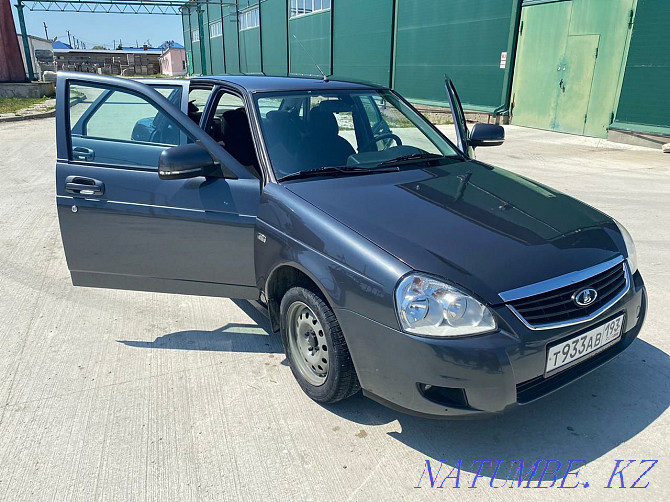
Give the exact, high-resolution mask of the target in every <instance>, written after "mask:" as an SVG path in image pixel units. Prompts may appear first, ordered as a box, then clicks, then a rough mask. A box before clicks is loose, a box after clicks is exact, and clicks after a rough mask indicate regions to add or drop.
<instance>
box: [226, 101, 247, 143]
mask: <svg viewBox="0 0 670 502" xmlns="http://www.w3.org/2000/svg"><path fill="white" fill-rule="evenodd" d="M250 130H251V129H250V128H249V121H248V120H247V112H246V111H245V110H244V108H236V109H235V110H228V111H227V112H223V113H222V114H221V132H222V133H223V135H224V136H225V137H227V138H231V137H234V138H237V137H240V136H243V135H244V136H246V135H248V134H249V131H250Z"/></svg>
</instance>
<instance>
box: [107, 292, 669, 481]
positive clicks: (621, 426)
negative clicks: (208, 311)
mask: <svg viewBox="0 0 670 502" xmlns="http://www.w3.org/2000/svg"><path fill="white" fill-rule="evenodd" d="M235 304H236V305H237V306H238V307H239V308H240V309H242V310H243V311H244V312H245V313H246V314H247V315H248V316H249V317H250V318H251V319H252V320H253V321H254V322H255V323H256V324H252V323H250V324H238V323H230V324H227V325H225V326H223V327H221V328H220V329H216V330H213V331H181V332H176V333H170V334H167V335H163V336H160V337H158V338H156V339H155V340H154V341H153V342H146V341H131V340H119V342H120V343H123V344H125V345H127V346H130V347H140V348H157V349H177V350H218V351H226V352H257V353H283V348H282V344H281V340H280V337H279V336H278V335H277V334H275V333H272V331H271V329H270V324H269V321H268V319H267V317H266V316H265V315H263V314H262V313H261V312H260V311H259V310H257V309H256V307H255V306H254V305H253V304H251V303H249V302H246V301H243V300H242V301H239V300H236V301H235ZM282 364H284V365H286V364H287V363H286V360H284V361H283V363H282ZM668 406H670V356H668V355H667V354H666V353H665V352H663V351H661V350H659V349H657V348H656V347H654V346H653V345H651V344H649V343H647V342H645V341H644V340H641V339H637V340H635V342H633V344H632V345H631V346H630V347H629V348H628V349H626V351H624V352H623V353H622V354H621V355H620V356H618V357H616V358H615V359H614V360H612V361H610V362H609V363H607V364H605V365H604V366H602V367H600V368H598V369H596V370H595V371H594V372H592V373H590V374H588V375H586V376H585V377H583V378H581V379H580V380H578V381H576V382H573V383H572V384H570V385H568V386H567V387H565V388H563V389H561V390H559V391H557V392H555V393H553V394H551V395H549V396H546V397H544V398H542V399H540V400H539V401H536V402H534V403H531V404H528V405H525V406H520V407H517V408H514V409H512V410H510V411H508V412H507V413H505V414H502V415H496V416H493V417H487V418H484V419H479V420H478V419H469V420H431V419H426V418H418V417H414V416H411V415H407V414H404V413H400V412H397V411H394V410H391V409H389V408H386V407H384V406H382V405H380V404H378V403H376V402H374V401H372V400H370V399H367V398H365V397H364V396H363V395H362V394H361V393H358V394H357V395H355V396H353V397H351V398H349V399H347V400H345V401H341V402H339V403H335V404H332V405H326V406H324V408H325V409H326V410H328V411H329V412H331V413H333V414H334V415H337V416H340V417H342V418H344V419H346V420H349V421H351V422H354V423H356V424H360V425H361V426H362V427H365V426H376V425H385V424H389V423H391V422H393V421H396V420H397V421H398V423H399V425H400V429H401V430H400V432H390V433H389V436H390V437H391V438H393V439H394V440H396V441H399V442H401V443H403V444H405V445H406V446H407V447H409V448H412V449H413V450H416V451H418V452H420V453H421V454H422V455H423V456H424V457H425V459H426V460H427V459H432V460H438V461H442V462H444V464H445V466H444V467H443V469H445V471H443V472H442V474H441V476H442V477H443V476H444V475H445V473H448V472H449V471H450V470H451V468H452V467H454V466H456V465H459V466H460V468H461V469H462V470H463V471H466V472H477V470H478V469H479V464H474V465H473V462H475V461H476V460H492V461H493V462H492V464H491V465H490V466H489V464H486V465H485V467H484V468H483V469H482V471H481V474H483V475H484V476H489V477H490V476H491V475H492V473H493V469H494V468H495V465H496V462H497V461H498V460H503V461H505V462H504V463H502V464H501V466H500V470H499V474H498V476H497V479H499V480H504V479H505V476H507V475H508V474H509V471H510V469H512V472H511V475H510V478H511V477H514V474H515V472H516V471H515V469H516V468H518V463H517V464H515V465H514V466H512V465H511V462H512V461H514V460H516V461H521V460H522V461H523V462H524V473H525V472H526V471H527V470H528V468H529V467H530V466H532V465H533V464H534V463H535V462H536V461H538V460H553V459H555V460H558V461H560V462H561V467H560V469H559V470H558V472H557V475H558V476H559V479H560V477H562V476H563V475H564V474H565V472H566V470H567V467H568V462H569V461H570V460H581V461H583V462H581V463H576V464H575V465H574V466H573V468H576V467H579V466H580V465H584V464H588V463H590V462H592V461H593V460H595V459H598V458H600V457H601V456H603V455H605V454H606V453H607V452H609V451H611V450H612V449H614V448H615V447H617V446H618V445H620V444H621V443H623V442H626V441H628V440H630V439H631V438H633V437H635V436H636V435H637V434H639V433H640V432H641V431H643V430H644V429H645V428H646V427H648V426H649V425H650V424H652V423H653V422H654V421H655V420H656V419H657V418H658V417H659V416H660V415H661V414H662V413H663V412H664V411H665V410H666V409H667V408H668ZM659 447H660V446H659ZM661 453H662V452H661V451H659V452H658V454H659V455H660V454H661ZM653 454H654V450H653V448H652V449H650V450H648V451H646V452H645V455H647V457H645V458H651V457H650V456H649V455H652V456H653ZM656 458H658V457H656ZM459 461H460V464H458V463H459ZM437 466H438V467H439V463H438V464H437ZM416 467H417V480H418V478H419V476H420V475H421V472H422V471H421V470H422V469H423V465H417V466H416ZM555 467H556V465H555V464H553V466H552V467H551V468H550V470H549V472H551V471H553V470H554V468H555ZM542 469H543V466H540V468H539V470H538V472H537V473H536V474H535V475H534V476H532V479H538V478H539V477H540V475H541V470H542ZM433 474H435V473H433ZM545 479H550V480H551V477H550V476H549V478H545ZM449 482H451V481H450V480H447V482H446V483H445V486H447V485H449ZM569 482H572V483H573V484H574V478H570V479H569ZM605 482H607V480H605ZM500 484H502V481H501V482H500Z"/></svg>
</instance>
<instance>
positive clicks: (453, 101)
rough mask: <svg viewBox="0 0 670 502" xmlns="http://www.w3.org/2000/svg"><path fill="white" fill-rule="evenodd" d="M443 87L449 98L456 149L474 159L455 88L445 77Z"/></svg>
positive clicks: (468, 132) (461, 107)
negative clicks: (454, 129)
mask: <svg viewBox="0 0 670 502" xmlns="http://www.w3.org/2000/svg"><path fill="white" fill-rule="evenodd" d="M445 86H446V88H447V97H448V98H449V108H451V115H452V117H453V120H454V127H455V128H456V138H457V140H458V141H457V143H458V148H459V149H460V150H461V151H462V152H463V153H464V154H465V155H467V156H468V157H470V158H474V150H473V149H472V148H471V147H470V145H469V141H470V131H469V130H468V125H467V123H466V121H465V113H463V106H461V100H460V99H459V97H458V93H457V92H456V87H454V83H453V82H452V81H451V79H450V78H449V77H445Z"/></svg>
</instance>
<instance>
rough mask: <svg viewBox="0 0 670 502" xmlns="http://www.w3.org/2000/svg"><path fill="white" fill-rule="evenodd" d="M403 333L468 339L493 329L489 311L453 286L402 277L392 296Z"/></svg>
mask: <svg viewBox="0 0 670 502" xmlns="http://www.w3.org/2000/svg"><path fill="white" fill-rule="evenodd" d="M395 300H396V308H397V310H398V316H399V317H400V324H401V326H402V329H403V330H404V331H406V332H408V333H413V334H416V335H423V336H432V337H450V336H467V335H474V334H477V333H484V332H487V331H494V330H495V329H496V322H495V319H494V318H493V315H492V314H491V311H490V310H489V309H488V308H487V307H486V306H485V305H482V304H481V303H480V302H478V301H477V300H475V299H474V298H472V297H471V296H470V295H468V294H466V293H463V292H462V291H460V290H459V289H457V288H455V287H454V286H450V285H449V284H446V283H444V282H442V281H439V280H437V279H433V278H431V277H426V276H423V275H414V274H412V275H409V276H407V277H405V278H404V279H403V280H402V281H400V284H398V287H397V289H396V292H395Z"/></svg>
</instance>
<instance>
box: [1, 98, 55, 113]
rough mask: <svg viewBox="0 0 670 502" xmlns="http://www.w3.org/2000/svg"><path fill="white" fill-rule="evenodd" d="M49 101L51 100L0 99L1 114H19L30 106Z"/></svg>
mask: <svg viewBox="0 0 670 502" xmlns="http://www.w3.org/2000/svg"><path fill="white" fill-rule="evenodd" d="M47 99H49V98H47V97H43V98H0V113H14V112H18V111H19V110H23V109H24V108H28V107H29V106H32V105H36V104H38V103H42V102H43V101H46V100H47Z"/></svg>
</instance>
